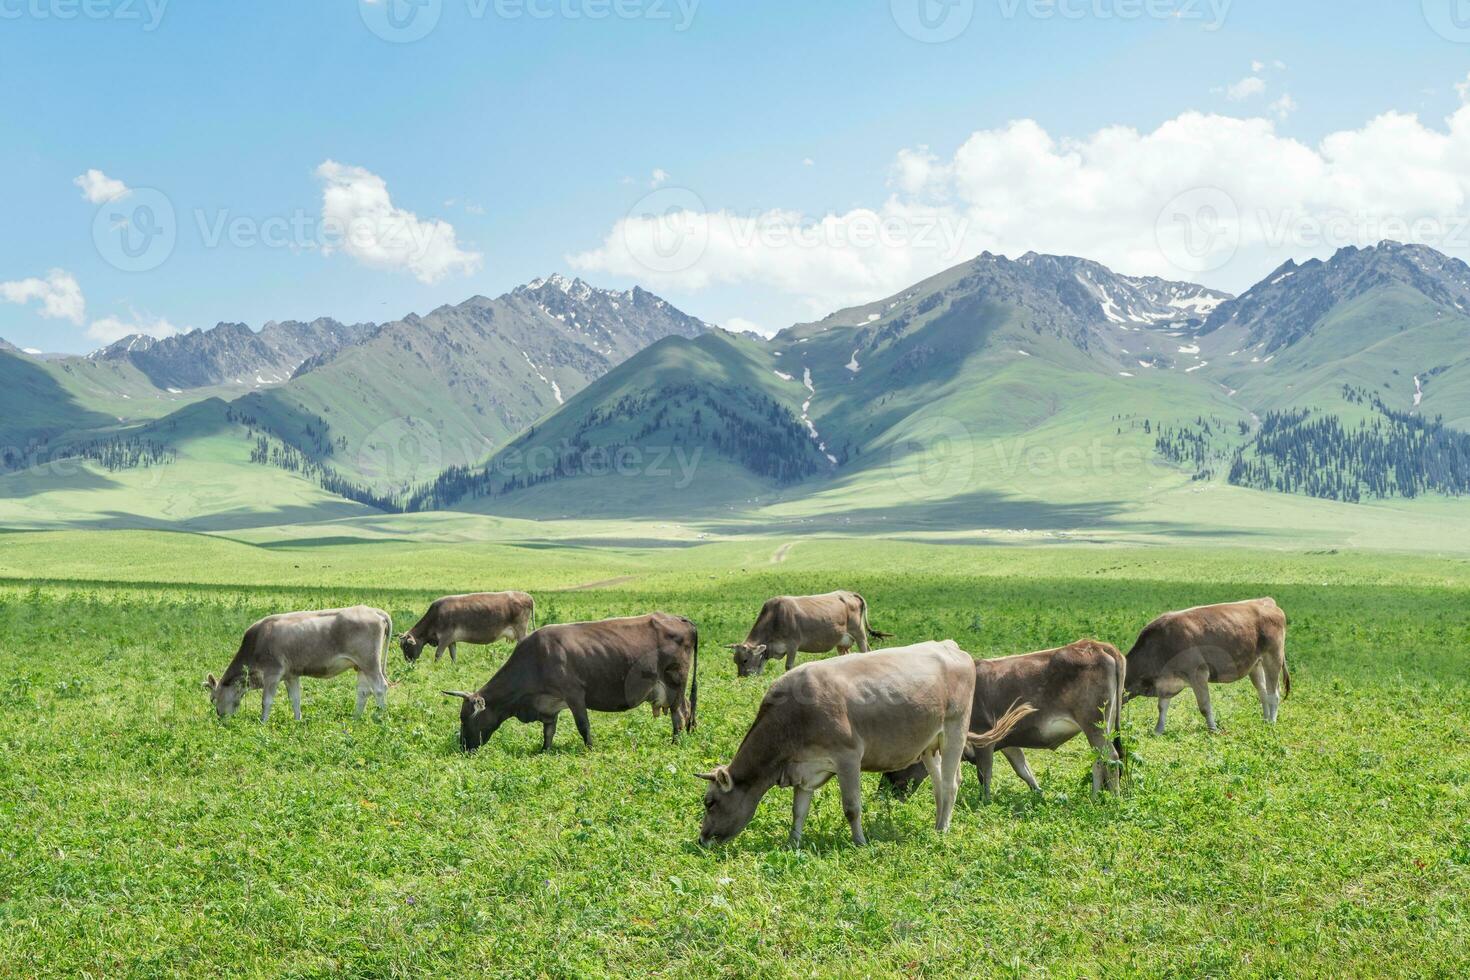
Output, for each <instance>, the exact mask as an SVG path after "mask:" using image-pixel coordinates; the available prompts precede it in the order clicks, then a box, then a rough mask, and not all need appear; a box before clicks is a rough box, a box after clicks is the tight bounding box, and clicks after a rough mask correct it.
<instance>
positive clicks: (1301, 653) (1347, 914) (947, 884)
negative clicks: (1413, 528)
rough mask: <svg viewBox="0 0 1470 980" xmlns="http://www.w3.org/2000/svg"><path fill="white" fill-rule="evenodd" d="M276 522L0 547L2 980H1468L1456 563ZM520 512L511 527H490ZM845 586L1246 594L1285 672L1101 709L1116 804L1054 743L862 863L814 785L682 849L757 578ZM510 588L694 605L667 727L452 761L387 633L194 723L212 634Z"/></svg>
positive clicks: (972, 641)
mask: <svg viewBox="0 0 1470 980" xmlns="http://www.w3.org/2000/svg"><path fill="white" fill-rule="evenodd" d="M420 530H421V532H422V533H421V534H420V535H419V536H418V537H417V538H416V539H414V540H411V539H410V538H409V536H407V535H402V536H394V535H390V534H387V533H382V534H374V533H370V532H369V530H368V529H364V528H361V527H359V528H357V529H355V530H353V531H351V532H350V533H347V532H342V531H338V532H335V533H328V532H325V531H323V532H313V533H310V534H307V533H306V532H302V533H300V534H297V535H295V536H293V535H289V534H274V535H267V534H265V533H263V532H262V533H259V534H255V535H252V534H248V533H247V534H240V535H236V536H235V537H234V538H233V539H231V540H225V539H222V538H214V537H208V536H200V535H184V534H161V533H155V532H53V533H0V924H3V928H0V975H13V976H53V975H89V976H107V977H112V976H125V975H139V976H157V975H171V974H190V975H224V974H229V975H257V976H316V975H324V974H327V973H342V974H345V975H349V976H384V975H414V976H419V975H464V974H469V973H477V974H482V975H489V976H540V975H545V976H565V975H573V974H578V975H590V976H599V975H608V974H639V975H656V976H691V975H694V976H703V975H721V974H723V975H733V976H784V975H812V974H817V973H826V974H830V973H837V974H842V975H848V976H860V975H874V976H915V975H917V976H959V975H986V976H989V975H999V976H1008V975H1015V976H1021V975H1026V976H1032V975H1037V974H1044V975H1055V976H1126V975H1153V976H1156V975H1164V974H1167V975H1177V976H1202V975H1210V976H1286V975H1291V976H1324V975H1336V976H1369V975H1437V976H1445V977H1454V976H1464V975H1466V973H1467V972H1470V747H1467V744H1466V739H1465V728H1466V721H1467V719H1470V562H1467V561H1464V560H1455V559H1446V558H1423V557H1418V556H1413V555H1402V556H1395V555H1386V554H1371V555H1356V554H1347V553H1342V554H1339V553H1328V552H1323V553H1307V552H1297V553H1282V552H1261V551H1253V550H1244V549H1234V550H1232V549H1202V548H1194V549H1191V548H1187V547H1182V548H1170V549H1159V548H1152V549H1147V548H1126V547H1085V546H1081V545H1070V546H1059V547H1032V548H1005V547H975V546H969V545H962V544H921V543H913V542H899V541H884V540H855V539H851V540H849V539H841V538H832V539H825V540H823V539H815V538H809V539H796V538H746V539H739V540H733V541H715V542H703V541H700V540H699V539H698V538H697V536H695V535H694V534H693V533H688V532H682V531H680V530H678V529H671V530H669V531H668V532H667V536H666V538H665V539H664V540H661V541H649V540H647V539H644V540H641V541H640V540H637V539H635V538H634V536H633V535H632V534H629V535H628V536H627V537H626V538H620V537H618V536H617V535H616V534H615V533H613V532H611V531H609V532H607V533H606V534H605V535H604V536H603V537H600V538H596V539H593V538H590V537H587V538H580V537H576V536H571V537H566V538H565V539H563V540H557V541H551V540H542V541H538V540H530V539H526V540H523V542H522V543H521V544H519V545H512V544H506V543H497V542H496V541H494V540H457V539H456V538H455V537H454V535H453V534H452V533H450V529H449V527H448V525H436V524H434V523H432V522H427V521H426V522H425V523H424V524H422V525H420ZM521 530H525V529H524V528H522V529H521ZM834 587H846V588H854V589H858V590H860V591H862V592H863V593H864V594H865V596H866V597H867V599H868V601H869V604H870V606H871V608H872V617H873V622H874V624H875V626H877V627H878V628H879V629H883V630H887V631H890V632H893V633H896V634H897V635H898V637H899V639H898V640H896V641H893V642H906V641H916V640H920V639H927V638H943V637H953V638H954V639H955V640H957V641H958V642H959V643H960V645H961V646H963V647H964V648H966V649H967V650H969V651H971V652H972V653H974V654H976V655H977V656H996V655H1001V654H1007V653H1014V652H1020V651H1024V650H1030V649H1036V648H1041V647H1046V646H1052V645H1057V644H1060V643H1065V642H1068V641H1070V640H1072V639H1075V638H1077V637H1079V636H1084V635H1091V636H1096V637H1099V638H1102V639H1106V640H1109V641H1111V642H1113V643H1116V644H1118V645H1119V646H1122V647H1125V648H1126V647H1127V645H1128V644H1129V642H1130V641H1131V639H1132V638H1133V636H1134V635H1135V634H1136V633H1137V631H1138V629H1139V628H1140V627H1142V626H1143V625H1144V623H1145V622H1147V620H1148V619H1150V618H1151V617H1152V616H1154V615H1155V614H1157V613H1158V612H1161V611H1164V610H1167V609H1172V608H1179V607H1182V606H1187V605H1193V604H1197V603H1202V602H1213V601H1223V600H1230V599H1237V598H1242V597H1246V596H1253V595H1260V594H1270V595H1273V596H1275V597H1276V599H1277V600H1278V601H1279V602H1280V603H1281V604H1282V606H1283V607H1284V608H1285V609H1286V611H1287V613H1288V615H1289V617H1290V632H1289V636H1288V646H1287V657H1288V662H1289V664H1290V667H1291V672H1292V678H1293V682H1294V693H1293V695H1292V696H1291V698H1290V699H1288V700H1287V701H1286V702H1285V703H1284V704H1283V706H1282V710H1281V722H1280V724H1279V725H1277V726H1276V727H1274V728H1268V727H1267V726H1266V725H1265V724H1264V723H1263V722H1262V721H1261V718H1260V712H1259V709H1258V707H1257V704H1256V700H1255V694H1254V691H1253V690H1252V688H1251V687H1250V684H1249V682H1242V683H1240V684H1237V685H1233V686H1230V687H1226V688H1216V689H1215V692H1214V693H1215V698H1216V707H1217V713H1218V715H1219V718H1220V721H1221V726H1222V731H1221V732H1220V734H1218V735H1215V736H1211V735H1209V734H1207V733H1206V732H1205V730H1204V725H1203V722H1202V720H1201V719H1200V717H1199V715H1198V713H1197V712H1195V711H1194V710H1193V705H1192V699H1191V698H1190V697H1189V696H1188V695H1187V694H1186V695H1182V696H1181V697H1180V698H1179V699H1178V700H1177V701H1176V704H1175V707H1174V710H1173V713H1172V715H1171V719H1170V731H1169V733H1168V734H1167V735H1165V736H1163V737H1161V738H1156V737H1153V736H1152V735H1150V734H1149V730H1150V728H1151V727H1152V720H1153V703H1152V702H1147V701H1144V702H1135V703H1133V704H1131V705H1130V706H1129V708H1128V710H1127V712H1126V719H1125V727H1126V735H1127V738H1128V741H1129V744H1130V749H1131V755H1132V767H1131V773H1132V775H1131V785H1130V786H1129V788H1128V790H1127V791H1126V792H1125V794H1124V795H1123V796H1122V797H1121V798H1112V797H1101V798H1093V797H1091V795H1090V793H1089V792H1088V785H1089V784H1088V775H1089V767H1090V762H1091V759H1090V756H1089V754H1088V750H1087V748H1086V745H1085V743H1084V741H1083V740H1082V739H1080V738H1078V739H1075V740H1074V741H1073V742H1072V743H1069V744H1068V745H1067V746H1065V747H1064V748H1063V749H1062V750H1060V751H1058V752H1055V753H1045V752H1034V753H1031V754H1030V757H1031V762H1032V766H1033V768H1034V769H1035V770H1036V772H1037V775H1038V778H1039V779H1040V780H1041V783H1042V786H1043V789H1044V790H1045V793H1044V796H1043V797H1042V798H1036V797H1033V796H1031V795H1030V794H1028V793H1027V792H1026V790H1025V787H1024V785H1023V784H1022V783H1021V782H1020V781H1019V780H1018V779H1016V778H1015V777H1014V775H1013V774H1012V773H1011V772H1010V771H1009V768H1008V767H1007V766H1005V765H1004V763H1003V762H998V764H997V768H996V793H995V797H994V799H993V801H992V802H991V803H990V804H988V805H982V804H981V803H980V802H979V789H978V784H977V782H976V780H975V777H974V772H973V769H972V768H967V770H966V772H965V782H964V788H963V790H962V793H961V798H960V804H959V806H958V808H957V810H956V815H955V821H954V827H953V830H952V831H951V833H950V834H948V835H946V836H942V837H941V836H938V835H936V834H935V832H934V830H933V827H932V820H933V801H932V798H931V797H930V796H929V795H928V793H927V792H920V793H916V794H915V795H914V796H913V797H912V798H910V799H909V800H907V801H902V802H899V801H895V800H890V799H886V798H884V797H882V796H881V795H880V794H879V791H878V788H877V777H876V776H870V777H866V778H865V790H866V792H865V824H866V829H867V832H868V837H869V839H870V842H871V843H870V845H869V846H868V847H865V848H855V847H854V846H853V845H852V844H851V842H850V839H849V835H848V830H847V826H846V822H845V820H844V819H843V816H842V812H841V805H840V801H839V799H838V795H837V791H836V787H835V784H833V785H829V786H828V787H827V788H826V789H824V790H823V791H822V792H821V793H819V794H818V795H817V799H816V802H815V805H814V806H813V810H812V815H811V817H810V819H809V822H808V825H807V831H806V838H805V841H804V844H803V847H802V849H801V850H800V851H792V850H789V849H787V847H786V846H785V841H786V833H787V829H788V827H789V821H790V798H791V797H790V793H789V791H786V790H779V789H778V790H774V791H772V793H771V794H770V796H768V797H767V799H766V801H765V802H764V803H763V804H762V806H761V809H760V811H759V813H758V815H757V817H756V819H755V821H754V822H753V823H752V824H751V826H750V827H749V828H748V829H747V831H746V832H745V833H744V835H742V836H741V837H739V838H737V839H736V840H735V841H733V842H732V843H730V844H728V845H726V846H724V847H720V848H716V849H712V850H709V851H704V850H701V849H700V848H698V847H697V846H696V845H695V844H694V840H695V837H696V835H697V830H698V822H699V817H700V798H701V794H702V792H703V784H702V783H700V782H699V781H698V780H696V779H695V778H694V776H693V774H694V773H696V772H698V771H701V770H705V769H708V768H710V767H711V766H713V765H715V764H717V763H719V762H724V761H727V760H728V759H729V757H730V755H731V754H732V753H733V751H734V749H735V747H736V746H737V744H738V743H739V740H740V738H741V736H742V734H743V733H744V731H745V728H746V727H747V725H748V724H749V722H750V720H751V718H752V717H753V716H754V713H755V709H756V706H757V704H758V703H759V700H760V697H761V694H762V692H763V691H764V689H765V688H766V686H768V685H769V684H770V683H771V681H773V680H774V679H775V677H776V676H777V675H778V670H779V667H778V666H772V667H771V668H769V670H768V673H767V674H766V675H765V676H764V677H761V678H754V679H748V680H739V681H737V679H736V678H735V676H734V670H733V667H732V665H731V663H730V661H729V658H728V655H727V654H726V653H724V652H722V650H721V648H720V645H721V644H723V643H728V642H733V641H735V640H738V639H741V638H743V636H744V631H745V630H746V628H747V627H748V626H749V624H750V621H751V620H752V619H753V617H754V614H755V612H756V611H757V610H758V608H759V605H760V602H761V601H762V600H763V599H764V598H766V597H767V596H769V595H772V594H775V593H779V592H791V593H803V592H815V591H824V590H827V589H830V588H834ZM498 588H525V589H527V590H528V591H531V592H532V593H533V594H534V595H535V596H536V598H537V600H538V606H539V609H538V622H540V623H546V622H550V621H568V620H573V619H586V618H595V617H601V616H605V615H613V614H624V613H633V612H641V611H646V610H649V609H654V608H661V609H665V610H668V611H670V612H677V613H683V614H685V615H688V616H690V617H691V618H692V619H694V620H695V622H696V623H697V624H698V626H699V628H700V637H701V641H702V643H701V649H700V658H701V659H700V665H699V666H700V678H701V681H702V683H701V685H700V692H699V720H700V725H699V728H698V729H697V730H696V731H695V732H694V733H692V734H691V735H690V736H688V737H686V739H685V740H684V742H683V743H682V744H680V745H678V746H673V745H671V744H669V737H668V735H669V728H668V719H667V718H664V719H659V720H655V719H653V718H652V717H651V716H650V714H649V713H648V712H647V711H646V710H644V711H637V712H631V713H628V714H623V715H599V714H594V715H593V718H592V727H593V736H594V739H595V741H596V745H595V747H594V748H593V749H592V750H591V751H587V750H585V749H583V748H582V746H581V744H580V742H579V741H578V740H577V739H576V737H575V732H574V729H573V726H572V725H571V723H570V720H569V719H568V720H566V721H565V722H564V723H563V725H562V727H561V730H560V732H559V734H558V738H557V745H556V748H555V749H554V751H553V752H551V753H550V754H549V755H542V754H539V753H538V752H537V751H536V750H537V749H538V748H539V745H540V729H539V726H524V725H519V724H516V723H514V722H512V723H510V724H508V725H507V726H506V727H504V728H502V729H501V731H500V732H499V733H498V734H497V735H496V736H495V738H494V739H493V740H492V741H491V742H490V743H489V744H488V745H487V746H486V747H485V748H484V749H482V750H481V751H480V752H479V753H477V754H475V755H471V756H465V755H462V754H460V753H459V752H458V751H457V750H456V747H455V734H456V731H457V724H458V720H457V715H458V707H457V704H455V703H451V702H450V701H448V700H447V699H445V698H444V697H442V696H441V695H440V694H439V691H440V689H441V688H469V687H476V686H478V685H480V684H481V683H483V682H484V681H485V680H486V679H487V678H488V677H489V675H490V674H491V672H492V671H493V670H494V668H495V667H496V666H497V665H498V664H500V663H501V662H503V660H504V659H505V657H506V655H507V653H508V647H507V645H505V644H500V645H498V646H496V647H492V648H467V647H461V651H460V654H461V655H460V659H459V663H458V664H457V665H455V664H450V663H449V661H448V659H447V658H446V659H445V660H444V661H443V662H441V663H439V664H434V663H432V662H431V661H428V660H426V661H422V662H420V663H419V664H417V665H412V666H410V665H408V664H406V663H404V661H403V659H402V657H401V656H400V655H398V654H397V653H396V651H395V652H394V653H393V655H392V657H391V659H390V666H389V675H390V679H391V681H392V684H393V686H392V688H391V689H390V691H389V695H388V697H389V709H388V711H387V713H386V715H381V716H379V715H374V713H373V712H372V711H371V709H370V710H369V714H368V715H367V716H366V717H364V718H363V719H362V720H353V719H352V716H351V712H352V707H353V682H352V679H351V678H350V677H348V676H344V677H339V678H336V679H334V680H332V681H316V682H313V681H310V680H308V681H306V682H305V683H304V685H303V688H304V699H303V700H304V705H303V710H304V713H305V719H304V721H302V722H301V723H296V722H294V721H293V720H292V719H291V716H290V712H289V710H287V706H286V704H285V699H284V695H282V696H281V697H280V698H279V699H278V702H277V710H276V712H275V713H274V716H273V717H272V719H271V722H270V724H269V725H268V726H265V727H262V726H261V725H260V723H259V698H258V695H255V694H251V695H248V696H247V698H246V701H245V704H244V706H243V708H242V710H241V712H240V714H238V715H237V716H236V717H235V718H233V719H232V720H230V721H228V722H226V723H219V722H217V721H216V720H215V719H214V717H213V713H212V710H211V709H210V707H209V705H208V702H207V699H206V696H205V694H204V692H203V691H202V690H200V687H199V682H200V680H201V679H202V678H203V677H204V675H205V674H206V673H207V672H209V671H214V672H215V673H216V674H218V673H219V672H220V670H221V669H222V668H223V667H224V666H225V665H226V663H227V662H228V660H229V658H230V656H231V654H232V653H233V652H234V649H235V647H236V645H237V644H238V642H239V637H240V634H241V632H242V631H243V629H244V628H245V627H246V626H247V625H249V623H250V622H252V621H253V620H254V619H256V618H258V617H260V616H262V615H265V614H268V613H271V612H277V611H282V610H287V609H295V608H306V607H321V606H328V605H341V604H348V603H354V602H367V603H370V604H375V605H379V606H382V607H383V608H385V609H387V610H389V611H390V612H391V613H392V614H393V616H394V619H395V623H396V624H397V625H398V627H399V628H406V627H407V626H408V625H411V622H412V619H413V618H414V617H415V616H416V615H417V614H418V613H419V612H421V611H422V609H423V607H424V606H425V604H426V603H427V601H428V600H430V599H431V598H434V597H435V596H437V595H440V594H443V593H444V592H448V591H465V590H471V589H498Z"/></svg>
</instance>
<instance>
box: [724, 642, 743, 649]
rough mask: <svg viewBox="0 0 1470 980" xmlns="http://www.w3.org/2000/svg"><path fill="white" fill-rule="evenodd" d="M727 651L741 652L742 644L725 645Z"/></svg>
mask: <svg viewBox="0 0 1470 980" xmlns="http://www.w3.org/2000/svg"><path fill="white" fill-rule="evenodd" d="M725 649H726V650H739V649H740V644H738V643H726V644H725Z"/></svg>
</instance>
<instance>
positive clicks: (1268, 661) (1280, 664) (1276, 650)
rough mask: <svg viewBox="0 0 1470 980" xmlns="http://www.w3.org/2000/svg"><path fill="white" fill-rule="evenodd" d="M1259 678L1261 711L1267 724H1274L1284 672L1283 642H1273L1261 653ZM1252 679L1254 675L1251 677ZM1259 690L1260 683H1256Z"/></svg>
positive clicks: (1284, 649)
mask: <svg viewBox="0 0 1470 980" xmlns="http://www.w3.org/2000/svg"><path fill="white" fill-rule="evenodd" d="M1260 662H1261V679H1262V680H1263V681H1264V682H1265V691H1264V693H1262V694H1261V711H1262V713H1263V714H1265V716H1266V721H1267V722H1268V723H1269V724H1272V725H1274V724H1276V712H1277V711H1278V710H1279V709H1280V707H1281V676H1282V674H1284V673H1285V672H1286V648H1285V643H1284V642H1283V643H1279V644H1273V645H1272V646H1271V647H1270V648H1268V649H1266V650H1264V651H1262V653H1261V661H1260ZM1251 679H1252V680H1254V679H1255V678H1254V676H1252V678H1251ZM1256 690H1257V691H1260V690H1261V685H1259V684H1258V685H1256Z"/></svg>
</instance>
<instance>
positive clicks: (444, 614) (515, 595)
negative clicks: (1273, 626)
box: [398, 592, 536, 663]
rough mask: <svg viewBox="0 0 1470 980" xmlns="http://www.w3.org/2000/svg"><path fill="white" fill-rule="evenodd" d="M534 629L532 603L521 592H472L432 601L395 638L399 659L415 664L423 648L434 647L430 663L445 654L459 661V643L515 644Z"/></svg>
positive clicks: (534, 608) (528, 597)
mask: <svg viewBox="0 0 1470 980" xmlns="http://www.w3.org/2000/svg"><path fill="white" fill-rule="evenodd" d="M535 628H536V600H534V599H532V598H531V597H530V596H528V595H527V594H526V593H524V592H474V593H471V594H469V595H449V596H445V597H444V598H442V599H435V600H434V601H433V602H432V603H430V605H429V611H428V612H426V613H424V615H423V617H422V618H421V619H420V620H419V621H418V622H417V623H415V624H414V626H413V629H411V630H409V631H408V632H407V633H402V634H399V637H398V646H399V648H400V649H402V650H403V658H404V659H405V660H408V661H414V660H417V659H418V658H419V657H420V656H421V655H422V654H423V652H424V648H425V647H427V646H432V647H434V661H435V662H436V663H437V662H438V660H439V658H440V657H442V656H444V651H445V650H448V651H449V659H450V660H453V661H457V660H458V658H459V644H461V643H494V642H495V641H496V640H514V641H516V642H517V643H519V642H520V641H521V640H524V639H525V638H526V637H527V636H528V635H530V633H531V631H532V630H534V629H535Z"/></svg>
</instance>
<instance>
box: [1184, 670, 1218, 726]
mask: <svg viewBox="0 0 1470 980" xmlns="http://www.w3.org/2000/svg"><path fill="white" fill-rule="evenodd" d="M1189 686H1190V687H1192V688H1194V701H1195V704H1197V705H1199V713H1200V714H1202V715H1204V716H1205V727H1207V728H1209V730H1210V731H1212V732H1215V731H1219V730H1220V729H1219V726H1217V725H1216V724H1215V706H1214V705H1213V704H1211V703H1210V678H1209V676H1208V675H1207V674H1206V673H1205V672H1204V671H1203V670H1200V671H1197V672H1196V673H1195V674H1194V675H1193V676H1192V677H1190V679H1189Z"/></svg>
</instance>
